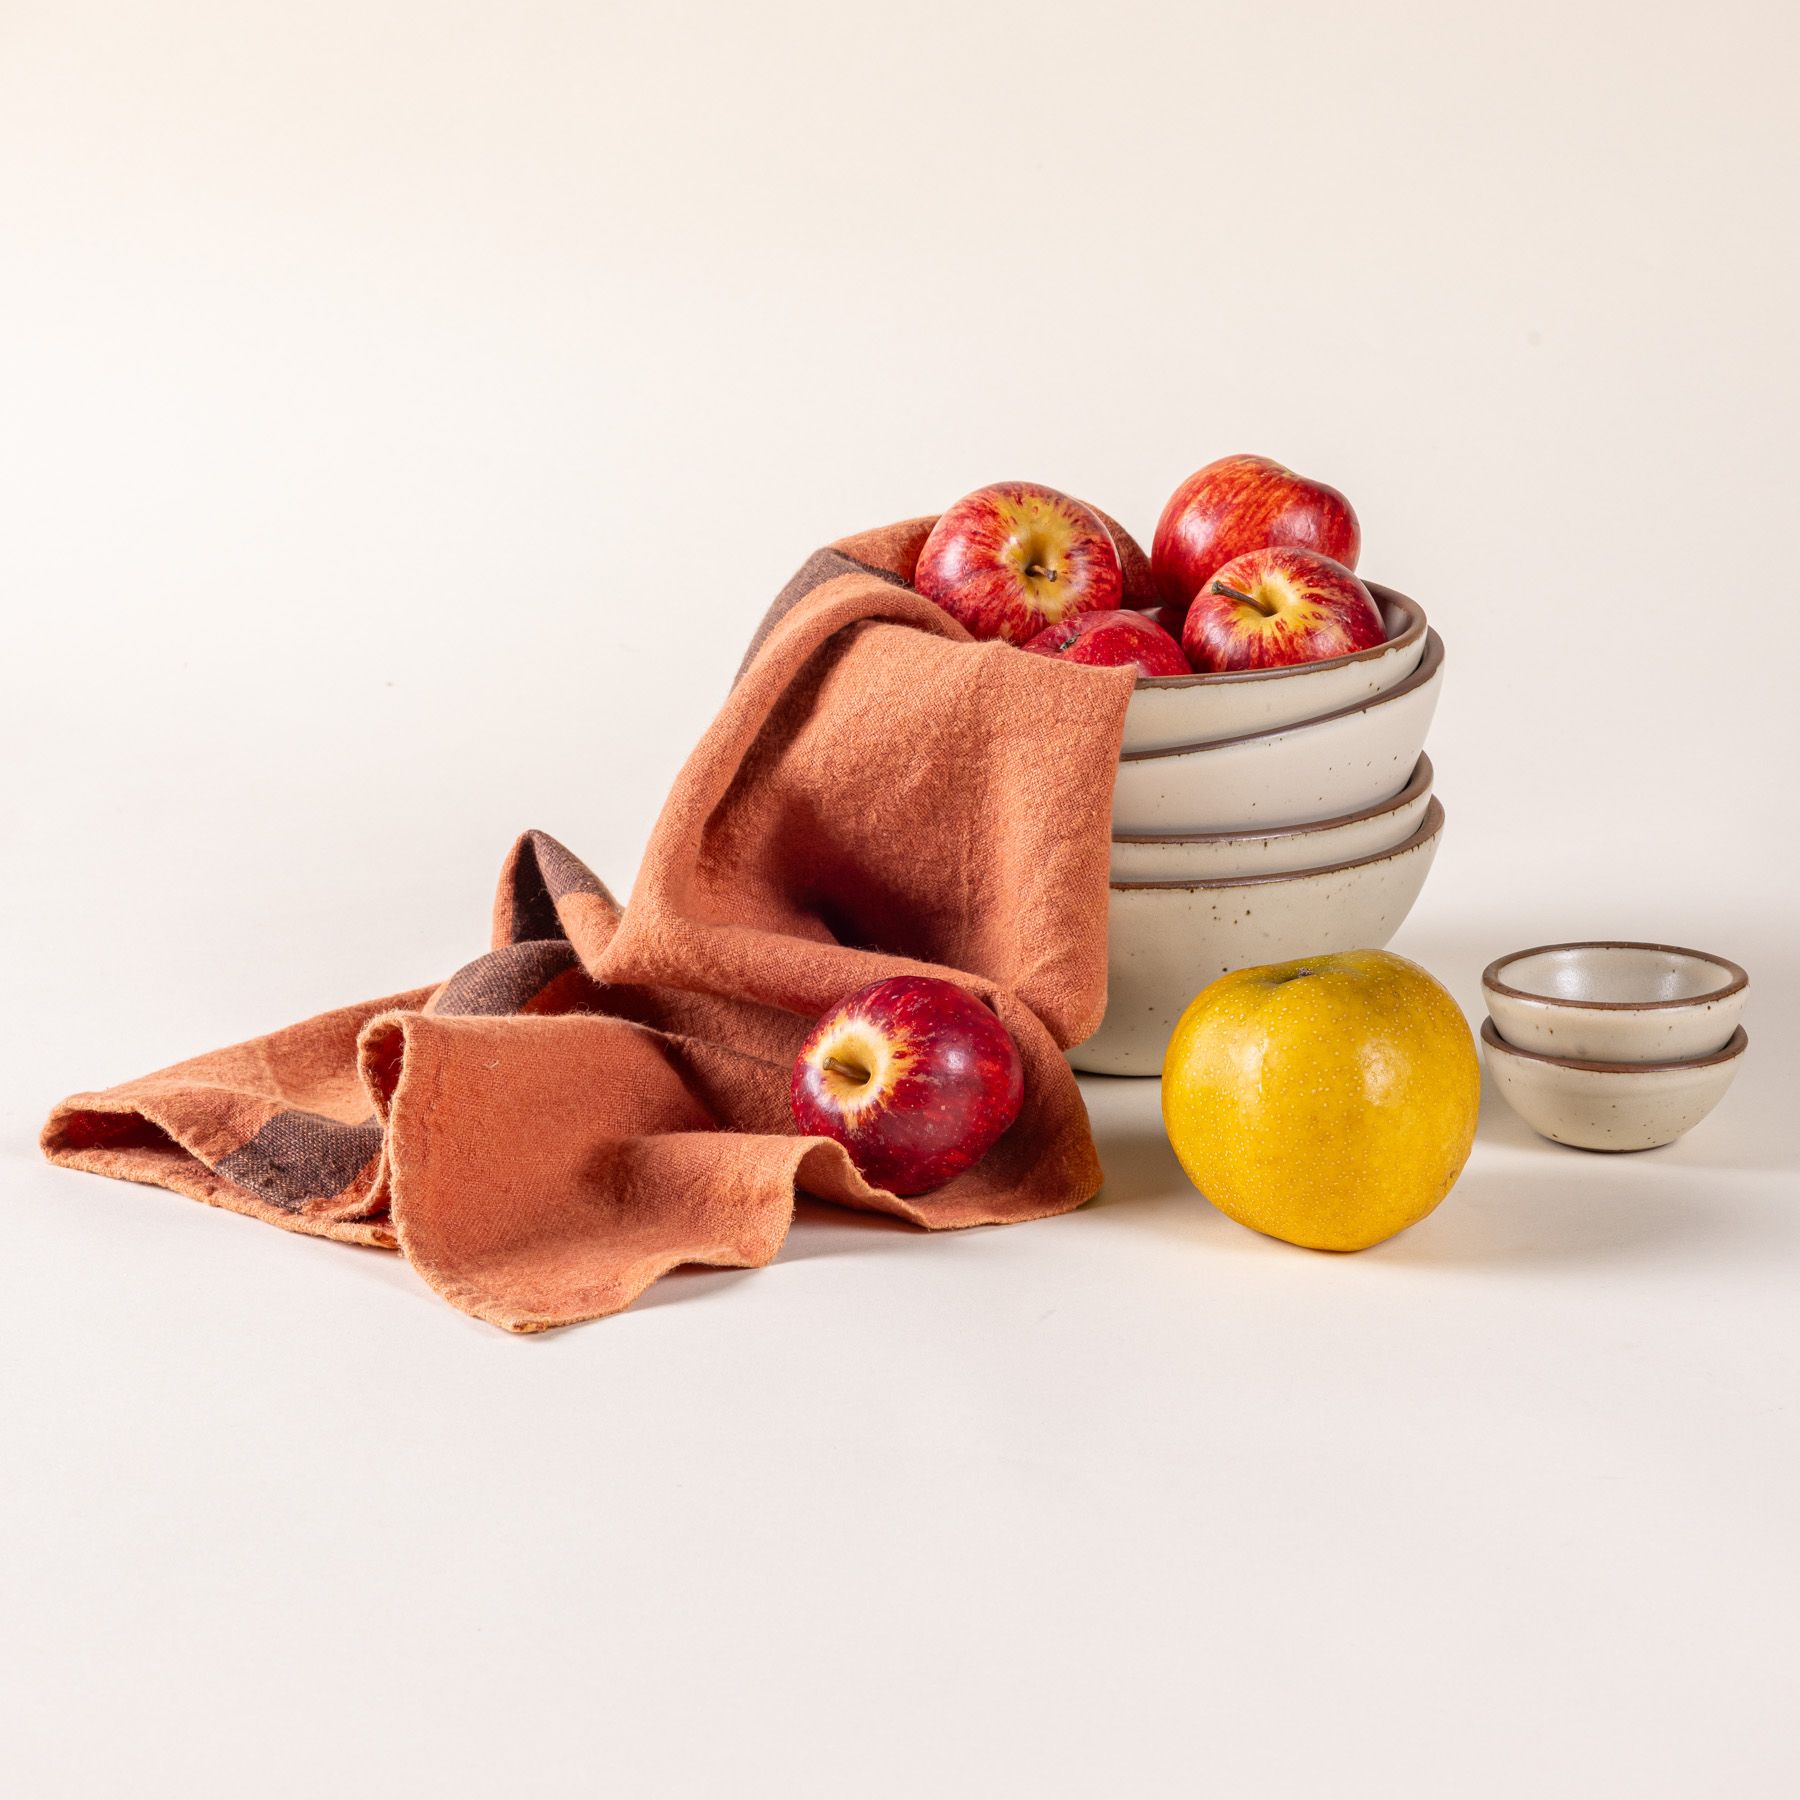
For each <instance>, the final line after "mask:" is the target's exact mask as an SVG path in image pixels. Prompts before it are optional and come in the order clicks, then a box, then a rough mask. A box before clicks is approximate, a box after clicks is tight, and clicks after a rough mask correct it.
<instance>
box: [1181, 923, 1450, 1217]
mask: <svg viewBox="0 0 1800 1800" xmlns="http://www.w3.org/2000/svg"><path fill="white" fill-rule="evenodd" d="M1162 1107H1163V1125H1164V1128H1165V1129H1166V1130H1167V1131H1168V1134H1169V1142H1170V1143H1171V1144H1173V1145H1174V1147H1175V1154H1176V1156H1178V1157H1179V1158H1180V1159H1181V1166H1182V1168H1183V1169H1185V1170H1186V1171H1187V1175H1188V1179H1189V1180H1190V1181H1192V1182H1193V1184H1194V1185H1195V1186H1196V1187H1197V1188H1199V1189H1200V1191H1201V1192H1202V1193H1203V1194H1205V1196H1206V1197H1207V1199H1209V1200H1210V1201H1211V1202H1212V1203H1213V1205H1214V1206H1216V1207H1217V1208H1218V1209H1219V1210H1220V1212H1222V1213H1225V1214H1227V1215H1228V1216H1229V1217H1231V1218H1233V1219H1236V1220H1237V1221H1238V1223H1239V1224H1241V1225H1248V1226H1249V1227H1250V1228H1251V1229H1252V1230H1254V1231H1261V1232H1265V1233H1266V1234H1267V1235H1268V1236H1270V1237H1276V1238H1282V1239H1285V1240H1286V1241H1287V1242H1288V1243H1290V1244H1302V1245H1304V1246H1306V1247H1307V1248H1308V1249H1313V1250H1366V1249H1367V1248H1368V1247H1369V1245H1371V1244H1379V1243H1380V1242H1381V1241H1382V1240H1383V1239H1384V1238H1390V1237H1392V1236H1393V1235H1394V1233H1395V1232H1397V1231H1404V1230H1405V1229H1406V1228H1407V1226H1409V1225H1416V1224H1417V1223H1418V1222H1419V1220H1421V1219H1422V1218H1424V1217H1425V1215H1426V1214H1427V1213H1428V1212H1430V1211H1431V1210H1432V1208H1433V1207H1435V1206H1436V1205H1437V1203H1438V1202H1439V1201H1440V1200H1442V1199H1443V1197H1444V1196H1445V1195H1446V1194H1447V1193H1449V1191H1450V1190H1451V1188H1452V1187H1453V1186H1454V1185H1455V1184H1456V1178H1457V1176H1458V1175H1460V1174H1461V1173H1462V1167H1463V1164H1464V1163H1466V1162H1467V1161H1468V1160H1469V1150H1470V1147H1471V1146H1472V1145H1473V1143H1474V1141H1475V1119H1476V1115H1477V1113H1478V1112H1479V1111H1480V1107H1481V1070H1480V1065H1479V1064H1478V1063H1477V1061H1476V1058H1475V1040H1474V1039H1473V1037H1471V1036H1470V1033H1469V1027H1468V1022H1467V1021H1466V1020H1465V1019H1464V1018H1463V1016H1462V1011H1461V1009H1460V1008H1459V1007H1458V1006H1457V1004H1456V1002H1455V1001H1454V1000H1452V999H1451V998H1450V996H1449V994H1448V993H1446V992H1445V990H1444V988H1443V986H1442V985H1441V984H1440V983H1439V982H1437V981H1436V980H1434V979H1433V978H1432V977H1431V976H1430V975H1428V974H1427V973H1426V972H1425V970H1423V969H1421V968H1420V967H1419V966H1418V964H1417V963H1410V962H1408V961H1407V960H1406V959H1405V958H1404V957H1401V956H1390V955H1389V954H1388V953H1387V952H1386V951H1385V950H1350V951H1345V952H1343V953H1341V954H1339V955H1336V956H1313V957H1302V958H1301V959H1300V960H1299V961H1297V962H1287V963H1271V964H1268V965H1266V966H1265V967H1262V968H1257V969H1240V970H1238V971H1237V973H1236V974H1233V975H1226V976H1223V977H1221V979H1219V980H1218V981H1215V982H1214V983H1213V984H1212V985H1211V986H1210V987H1208V988H1206V989H1205V990H1204V991H1202V992H1201V993H1200V994H1199V995H1197V996H1196V997H1195V999H1194V1000H1193V1002H1192V1003H1191V1004H1190V1005H1189V1007H1188V1009H1187V1011H1186V1012H1184V1013H1183V1014H1182V1015H1181V1022H1180V1023H1179V1024H1178V1025H1177V1026H1176V1027H1175V1035H1174V1036H1173V1037H1172V1038H1171V1039H1170V1040H1169V1049H1168V1054H1167V1055H1166V1056H1165V1058H1164V1060H1163V1075H1162Z"/></svg>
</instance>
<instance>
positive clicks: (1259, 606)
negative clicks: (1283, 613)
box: [1212, 581, 1275, 619]
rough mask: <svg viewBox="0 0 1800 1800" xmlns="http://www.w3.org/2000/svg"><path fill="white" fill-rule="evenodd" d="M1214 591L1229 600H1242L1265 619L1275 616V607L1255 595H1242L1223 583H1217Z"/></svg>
mask: <svg viewBox="0 0 1800 1800" xmlns="http://www.w3.org/2000/svg"><path fill="white" fill-rule="evenodd" d="M1212 591H1213V592H1214V593H1215V594H1223V595H1224V596H1225V598H1226V599H1227V600H1241V601H1243V603H1244V604H1245V605H1246V606H1253V607H1255V608H1256V610H1257V611H1258V612H1259V613H1261V614H1262V616H1263V617H1264V618H1265V619H1270V618H1273V617H1274V616H1275V609H1274V607H1272V606H1271V605H1269V603H1268V602H1267V601H1266V600H1259V599H1257V597H1256V596H1255V595H1254V594H1246V593H1242V592H1240V591H1239V590H1238V589H1237V588H1234V587H1227V586H1226V585H1225V584H1224V582H1222V581H1215V582H1214V583H1213V584H1212Z"/></svg>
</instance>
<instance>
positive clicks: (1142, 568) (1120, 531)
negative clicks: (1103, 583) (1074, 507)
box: [1090, 502, 1157, 612]
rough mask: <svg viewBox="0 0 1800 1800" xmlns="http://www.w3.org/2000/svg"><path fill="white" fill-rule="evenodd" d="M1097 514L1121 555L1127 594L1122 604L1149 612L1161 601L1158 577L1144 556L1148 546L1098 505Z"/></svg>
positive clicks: (1147, 558)
mask: <svg viewBox="0 0 1800 1800" xmlns="http://www.w3.org/2000/svg"><path fill="white" fill-rule="evenodd" d="M1091 504H1092V503H1091V502H1090V505H1091ZM1093 513H1094V516H1095V517H1096V518H1097V519H1098V520H1099V521H1100V523H1101V524H1102V525H1104V526H1105V527H1106V529H1107V530H1108V531H1109V532H1111V533H1112V541H1113V548H1114V549H1115V550H1116V551H1118V553H1119V575H1120V579H1121V580H1122V581H1123V583H1124V591H1125V597H1124V599H1123V600H1121V601H1120V605H1122V606H1129V607H1133V608H1135V609H1136V610H1137V611H1138V612H1148V611H1149V610H1150V609H1151V607H1153V606H1154V605H1155V604H1156V602H1157V592H1156V574H1155V571H1154V570H1153V569H1152V568H1151V567H1150V558H1149V557H1148V556H1146V555H1145V554H1144V546H1143V545H1142V544H1140V543H1139V542H1138V541H1137V539H1136V538H1134V537H1133V536H1132V535H1131V533H1130V532H1129V531H1127V530H1126V529H1125V527H1124V526H1123V525H1121V524H1120V523H1119V521H1118V520H1117V519H1115V518H1114V517H1113V516H1112V514H1111V513H1109V512H1103V511H1101V509H1100V508H1099V507H1097V506H1095V507H1093Z"/></svg>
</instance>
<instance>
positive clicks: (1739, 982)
mask: <svg viewBox="0 0 1800 1800" xmlns="http://www.w3.org/2000/svg"><path fill="white" fill-rule="evenodd" d="M1557 950H1659V951H1661V952H1663V953H1664V954H1665V955H1668V956H1685V957H1687V958H1688V959H1689V961H1691V962H1701V963H1707V964H1709V965H1710V966H1711V967H1713V968H1715V969H1722V970H1723V971H1724V972H1725V976H1726V980H1725V984H1724V986H1723V987H1716V988H1709V989H1708V990H1707V991H1706V992H1705V993H1704V994H1688V995H1686V996H1685V997H1683V998H1682V999H1679V1000H1567V999H1564V998H1563V997H1562V995H1560V994H1534V993H1532V992H1531V990H1530V989H1529V988H1519V987H1514V986H1512V984H1511V983H1510V982H1506V981H1502V980H1501V979H1500V971H1501V970H1502V969H1504V968H1507V967H1508V966H1510V965H1511V964H1513V963H1516V962H1523V961H1524V960H1525V958H1526V957H1528V956H1548V955H1549V954H1551V953H1552V952H1553V951H1557ZM1481 985H1482V987H1483V989H1484V990H1485V991H1486V992H1488V993H1490V994H1502V995H1504V996H1505V997H1506V998H1507V999H1508V1000H1523V1001H1525V1002H1527V1003H1528V1004H1530V1005H1533V1006H1547V1007H1551V1008H1561V1007H1567V1008H1568V1009H1569V1010H1570V1011H1571V1012H1615V1013H1618V1012H1675V1011H1677V1010H1679V1009H1680V1008H1683V1007H1696V1006H1713V1005H1716V1004H1717V1003H1718V1002H1719V1001H1721V1000H1729V999H1730V998H1731V996H1732V995H1733V994H1740V993H1742V992H1743V991H1744V989H1745V988H1747V987H1748V986H1749V985H1750V976H1749V973H1748V972H1747V971H1746V970H1744V969H1742V968H1740V967H1739V966H1738V965H1737V964H1736V963H1734V962H1733V961H1732V960H1731V958H1730V957H1728V956H1715V955H1714V954H1713V953H1712V951H1710V950H1689V949H1688V948H1686V946H1684V945H1682V944H1640V943H1637V942H1635V941H1633V940H1632V939H1630V938H1582V939H1580V940H1579V941H1577V942H1574V943H1568V944H1533V945H1532V946H1531V948H1530V949H1529V950H1509V951H1508V952H1507V953H1506V954H1505V955H1504V956H1496V957H1495V958H1494V960H1493V961H1492V962H1491V963H1489V964H1488V966H1487V967H1486V968H1485V969H1483V970H1482V971H1481Z"/></svg>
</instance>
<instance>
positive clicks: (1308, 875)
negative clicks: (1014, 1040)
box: [1069, 800, 1444, 1075]
mask: <svg viewBox="0 0 1800 1800" xmlns="http://www.w3.org/2000/svg"><path fill="white" fill-rule="evenodd" d="M1443 824H1444V809H1443V807H1442V806H1441V805H1439V804H1438V802H1437V801H1436V800H1432V801H1431V802H1429V804H1428V806H1427V808H1426V812H1425V817H1424V819H1423V820H1422V821H1421V823H1420V825H1419V829H1418V830H1417V831H1415V832H1414V833H1413V835H1412V836H1411V837H1410V838H1408V839H1407V841H1406V842H1405V843H1404V844H1401V845H1399V846H1398V847H1397V848H1395V849H1392V850H1386V851H1382V852H1380V853H1378V854H1377V855H1374V856H1367V857H1363V858H1361V859H1360V860H1359V861H1355V862H1345V863H1334V864H1331V865H1328V866H1326V867H1323V868H1313V869H1299V870H1296V871H1294V872H1292V873H1290V874H1281V875H1251V876H1246V877H1244V878H1243V879H1241V880H1237V881H1161V882H1119V881H1115V882H1114V883H1113V884H1112V889H1111V904H1110V906H1109V907H1108V910H1107V934H1106V935H1107V966H1106V1017H1105V1018H1104V1019H1102V1020H1101V1021H1100V1029H1099V1030H1098V1031H1096V1032H1095V1033H1094V1035H1093V1036H1092V1037H1091V1038H1089V1039H1088V1040H1087V1042H1086V1043H1084V1044H1077V1045H1076V1046H1075V1048H1074V1049H1073V1050H1071V1051H1070V1052H1069V1061H1070V1062H1071V1063H1072V1064H1073V1065H1074V1066H1075V1067H1076V1068H1078V1069H1084V1070H1086V1071H1087V1072H1088V1073H1089V1074H1093V1075H1160V1074H1161V1073H1162V1059H1163V1051H1164V1050H1165V1049H1167V1048H1168V1043H1169V1034H1170V1033H1171V1032H1172V1031H1173V1030H1174V1029H1175V1021H1176V1020H1177V1019H1179V1018H1180V1017H1181V1015H1182V1013H1183V1012H1184V1011H1186V1009H1187V1004H1188V1002H1189V1001H1190V1000H1192V999H1193V997H1194V996H1195V995H1196V994H1197V993H1199V992H1200V990H1201V989H1202V988H1203V987H1205V986H1206V985H1207V984H1208V983H1209V982H1212V981H1216V980H1217V979H1218V978H1219V977H1220V976H1221V975H1227V974H1229V973H1230V972H1231V971H1232V970H1233V969H1247V968H1250V967H1252V966H1254V965H1255V964H1258V963H1271V962H1286V961H1289V960H1290V959H1291V958H1293V957H1297V956H1329V955H1330V954H1331V953H1332V952H1333V951H1337V950H1378V949H1380V948H1381V947H1382V945H1384V944H1385V943H1386V942H1387V941H1388V939H1389V938H1391V937H1392V936H1393V935H1394V933H1395V932H1396V931H1397V930H1398V929H1399V928H1400V921H1401V920H1402V919H1404V918H1405V917H1406V915H1407V913H1408V912H1410V911H1411V910H1412V903H1413V902H1414V901H1415V900H1416V899H1417V898H1418V897H1419V889H1420V888H1421V887H1423V886H1424V883H1425V877H1426V875H1427V874H1428V873H1429V871H1430V869H1431V859H1432V858H1433V857H1434V856H1435V855H1436V854H1437V847H1438V838H1439V836H1440V834H1441V832H1442V829H1443Z"/></svg>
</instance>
